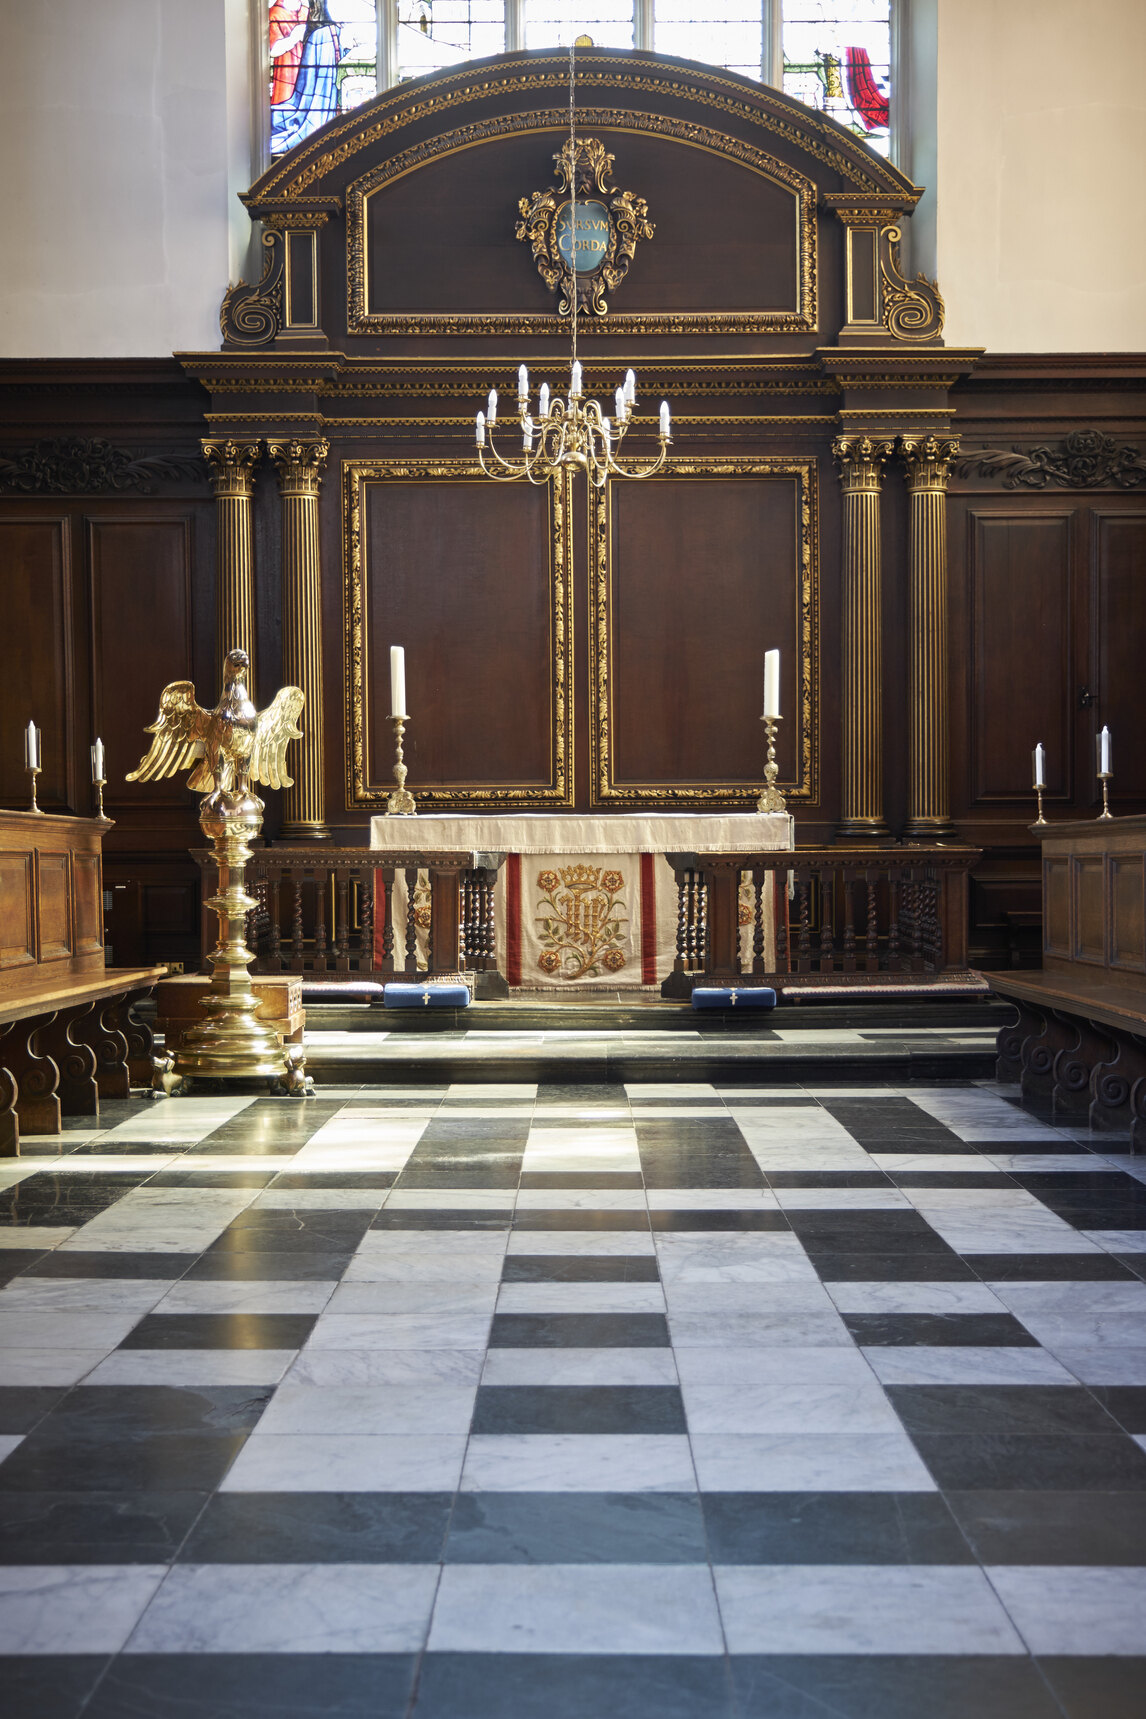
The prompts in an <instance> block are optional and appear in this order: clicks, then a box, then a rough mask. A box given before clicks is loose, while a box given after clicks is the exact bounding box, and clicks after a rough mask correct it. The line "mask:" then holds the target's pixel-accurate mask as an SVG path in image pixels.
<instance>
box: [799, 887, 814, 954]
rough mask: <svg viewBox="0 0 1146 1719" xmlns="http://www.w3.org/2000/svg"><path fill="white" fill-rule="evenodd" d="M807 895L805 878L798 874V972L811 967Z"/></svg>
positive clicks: (810, 937) (810, 938)
mask: <svg viewBox="0 0 1146 1719" xmlns="http://www.w3.org/2000/svg"><path fill="white" fill-rule="evenodd" d="M808 895H809V891H808V881H807V878H806V877H804V876H798V877H797V879H796V918H797V923H798V925H799V931H798V933H797V942H796V948H797V959H796V970H797V972H799V973H809V972H811V969H812V931H811V917H810V903H809V900H808Z"/></svg>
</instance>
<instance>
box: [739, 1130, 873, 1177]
mask: <svg viewBox="0 0 1146 1719" xmlns="http://www.w3.org/2000/svg"><path fill="white" fill-rule="evenodd" d="M747 1145H748V1150H749V1151H750V1152H751V1154H752V1156H753V1157H754V1158H755V1160H756V1163H757V1165H758V1166H759V1168H760V1169H761V1170H763V1172H764V1174H765V1175H766V1176H767V1175H770V1174H772V1173H773V1172H776V1171H781V1170H870V1169H871V1167H872V1164H871V1159H870V1158H869V1157H868V1155H867V1153H866V1152H865V1151H864V1149H863V1147H862V1146H854V1145H853V1146H841V1145H838V1144H837V1143H836V1142H835V1141H815V1140H813V1141H808V1142H805V1141H803V1140H795V1139H793V1140H789V1141H788V1142H786V1143H785V1142H783V1141H780V1140H776V1141H771V1140H769V1141H767V1142H764V1141H761V1140H760V1139H759V1138H758V1137H749V1138H747Z"/></svg>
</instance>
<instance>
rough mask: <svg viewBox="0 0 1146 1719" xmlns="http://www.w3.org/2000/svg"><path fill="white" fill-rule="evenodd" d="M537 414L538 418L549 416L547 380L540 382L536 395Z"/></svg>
mask: <svg viewBox="0 0 1146 1719" xmlns="http://www.w3.org/2000/svg"><path fill="white" fill-rule="evenodd" d="M537 416H538V417H539V418H548V416H549V384H548V382H543V383H542V384H541V392H540V394H539V395H538V396H537Z"/></svg>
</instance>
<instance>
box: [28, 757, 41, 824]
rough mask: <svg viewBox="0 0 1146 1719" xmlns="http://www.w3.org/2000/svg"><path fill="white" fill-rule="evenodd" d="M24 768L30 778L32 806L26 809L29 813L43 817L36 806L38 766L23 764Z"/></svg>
mask: <svg viewBox="0 0 1146 1719" xmlns="http://www.w3.org/2000/svg"><path fill="white" fill-rule="evenodd" d="M24 768H25V769H26V770H27V772H28V774H29V776H30V777H31V778H32V804H31V805H30V806H29V807H28V810H29V811H30V812H39V813H40V816H41V817H43V815H44V814H43V811H42V809H41V808H40V807H39V806H37V804H36V777H37V776H38V775H39V774H40V766H39V765H38V764H25V766H24Z"/></svg>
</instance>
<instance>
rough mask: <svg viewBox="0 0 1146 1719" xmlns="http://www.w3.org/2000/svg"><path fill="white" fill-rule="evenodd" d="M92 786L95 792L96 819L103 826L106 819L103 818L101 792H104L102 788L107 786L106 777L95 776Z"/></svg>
mask: <svg viewBox="0 0 1146 1719" xmlns="http://www.w3.org/2000/svg"><path fill="white" fill-rule="evenodd" d="M93 786H94V787H95V791H96V817H97V818H98V819H99V821H100V823H101V824H104V823H106V822H107V819H106V817H105V816H104V809H103V791H104V788H105V787H106V786H107V777H106V776H97V777H96V779H95V782H94V784H93Z"/></svg>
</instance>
